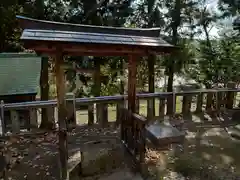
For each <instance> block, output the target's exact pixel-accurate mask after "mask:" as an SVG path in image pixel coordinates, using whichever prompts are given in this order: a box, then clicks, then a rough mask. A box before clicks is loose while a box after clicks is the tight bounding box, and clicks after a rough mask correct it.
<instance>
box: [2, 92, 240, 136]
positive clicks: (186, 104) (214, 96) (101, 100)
mask: <svg viewBox="0 0 240 180" xmlns="http://www.w3.org/2000/svg"><path fill="white" fill-rule="evenodd" d="M237 92H240V89H203V90H195V91H185V92H161V93H146V94H137V100H136V113H138V112H140V113H142V112H141V111H142V110H145V109H147V107H145V106H144V108H142V105H141V103H140V102H143V101H149V100H151V99H158V101H156V103H155V105H156V106H158V112H156V114H153V113H151V112H150V113H149V112H148V113H147V114H145V115H146V116H147V119H148V120H149V119H150V120H151V119H154V118H162V117H164V116H165V115H166V113H167V106H166V105H167V103H169V101H171V102H172V103H173V108H172V112H168V115H171V116H172V115H174V114H176V113H181V114H183V115H187V114H189V113H190V112H192V111H195V112H197V113H200V112H202V111H204V110H207V111H220V110H221V109H225V108H227V109H232V108H233V106H234V100H235V99H236V94H237ZM169 97H173V98H169ZM125 100H127V96H126V95H118V96H102V97H92V98H76V99H75V98H68V99H67V105H68V111H69V112H70V113H73V114H75V119H76V106H79V105H85V106H87V107H88V108H87V112H88V124H89V125H92V124H93V123H94V114H95V113H94V105H95V104H97V105H98V107H99V115H98V117H97V121H98V123H100V124H102V125H103V126H104V125H105V124H106V122H108V112H109V111H108V106H109V105H111V106H113V107H116V122H117V123H120V122H121V111H120V110H121V108H122V107H123V105H124V101H125ZM146 104H149V103H146ZM193 104H195V108H193ZM56 106H57V101H56V100H49V101H32V102H22V103H9V104H4V102H1V104H0V112H1V122H2V127H3V128H2V129H3V133H5V132H6V131H7V128H6V121H11V122H10V123H9V124H11V129H10V131H12V132H19V131H20V124H19V120H18V117H17V116H18V115H17V111H19V110H27V111H29V112H30V113H29V117H28V120H27V121H26V122H27V123H26V125H25V128H26V129H32V128H37V127H38V117H37V116H38V115H37V109H41V108H48V109H51V111H50V112H52V116H53V118H55V119H56V117H55V116H54V109H55V108H56ZM7 111H9V112H10V114H11V118H10V119H11V120H6V119H4V117H5V116H4V113H5V112H7ZM75 122H76V120H75Z"/></svg>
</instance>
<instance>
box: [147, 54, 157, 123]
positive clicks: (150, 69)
mask: <svg viewBox="0 0 240 180" xmlns="http://www.w3.org/2000/svg"><path fill="white" fill-rule="evenodd" d="M154 64H155V56H154V55H151V56H149V57H148V92H149V93H154V92H155V86H154ZM147 102H148V105H147V115H148V118H150V119H152V118H153V117H154V116H155V99H150V100H148V101H147Z"/></svg>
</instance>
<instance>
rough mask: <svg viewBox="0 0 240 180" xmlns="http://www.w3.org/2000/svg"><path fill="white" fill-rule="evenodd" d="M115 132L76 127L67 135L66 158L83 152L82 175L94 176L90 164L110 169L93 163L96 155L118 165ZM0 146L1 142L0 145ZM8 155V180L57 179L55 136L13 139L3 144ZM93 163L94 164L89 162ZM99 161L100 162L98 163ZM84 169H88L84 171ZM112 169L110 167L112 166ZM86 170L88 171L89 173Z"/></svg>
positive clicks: (104, 163)
mask: <svg viewBox="0 0 240 180" xmlns="http://www.w3.org/2000/svg"><path fill="white" fill-rule="evenodd" d="M117 135H118V132H117V131H116V130H115V129H113V128H105V129H98V128H94V127H91V128H90V127H89V128H77V129H75V130H74V131H73V132H71V133H69V135H68V136H69V143H68V149H69V156H71V154H74V152H76V151H79V149H81V151H83V152H84V153H83V154H84V166H85V167H86V171H85V173H86V174H91V173H96V171H99V169H97V168H96V169H94V166H93V164H96V163H102V167H101V168H102V169H101V171H105V170H107V169H108V168H109V169H110V168H112V167H109V166H111V163H109V162H101V161H100V160H99V162H96V161H97V160H96V159H97V158H98V156H99V157H100V156H102V155H103V154H104V153H107V155H105V156H112V157H113V158H112V159H114V158H118V157H119V158H120V159H119V160H117V159H116V162H114V163H115V164H114V163H112V165H113V166H115V167H120V165H121V164H122V159H121V158H123V156H122V155H117V153H116V152H118V151H119V149H118V148H120V141H118V139H117V138H116V137H117ZM2 143H3V142H2ZM5 145H6V146H7V149H8V154H9V156H10V157H11V167H10V168H9V170H8V172H7V177H8V179H12V180H23V179H29V180H33V179H35V180H38V179H39V180H42V179H47V180H55V179H59V174H60V173H59V170H58V169H59V168H58V137H57V134H56V133H47V134H44V135H39V136H28V137H14V138H10V139H9V140H7V141H6V142H5ZM93 161H95V162H93ZM102 161H103V160H102ZM87 166H91V168H88V167H87ZM113 168H114V167H113ZM89 169H90V170H89Z"/></svg>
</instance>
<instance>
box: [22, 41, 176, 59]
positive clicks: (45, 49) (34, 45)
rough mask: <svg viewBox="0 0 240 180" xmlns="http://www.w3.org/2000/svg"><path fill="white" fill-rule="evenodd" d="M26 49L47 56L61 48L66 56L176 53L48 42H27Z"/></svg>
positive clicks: (168, 49)
mask: <svg viewBox="0 0 240 180" xmlns="http://www.w3.org/2000/svg"><path fill="white" fill-rule="evenodd" d="M24 47H25V48H30V49H34V50H35V51H36V52H41V53H46V54H49V53H52V54H54V53H55V52H56V51H57V47H60V48H61V49H62V51H63V53H64V54H67V55H79V56H128V55H129V54H135V55H138V56H147V55H149V54H155V55H157V54H163V53H170V52H174V51H175V49H174V48H173V47H154V46H146V45H124V44H94V43H93V44H87V43H86V44H77V43H65V42H48V41H47V42H46V41H25V43H24Z"/></svg>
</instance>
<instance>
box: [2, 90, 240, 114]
mask: <svg viewBox="0 0 240 180" xmlns="http://www.w3.org/2000/svg"><path fill="white" fill-rule="evenodd" d="M218 92H240V88H236V89H227V88H226V89H225V88H224V89H223V88H221V89H203V90H194V91H181V92H160V93H142V94H137V95H136V96H137V98H138V99H151V98H166V97H168V96H183V95H194V94H196V95H197V94H201V93H218ZM74 100H75V103H76V104H80V105H84V104H93V103H116V102H117V101H123V100H127V95H117V96H100V97H90V98H75V99H73V98H69V99H66V101H74ZM49 106H54V107H55V106H57V100H48V101H29V102H21V103H6V104H4V103H2V104H1V107H2V108H4V110H11V109H23V108H45V107H49Z"/></svg>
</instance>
